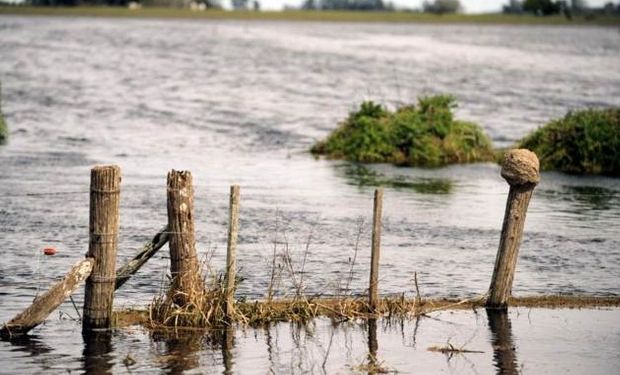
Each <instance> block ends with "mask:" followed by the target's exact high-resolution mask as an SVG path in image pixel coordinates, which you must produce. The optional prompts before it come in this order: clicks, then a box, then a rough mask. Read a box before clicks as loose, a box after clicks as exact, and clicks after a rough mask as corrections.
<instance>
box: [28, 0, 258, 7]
mask: <svg viewBox="0 0 620 375" xmlns="http://www.w3.org/2000/svg"><path fill="white" fill-rule="evenodd" d="M235 1H237V2H238V3H239V2H241V3H242V4H243V6H244V7H246V6H247V0H235ZM27 2H28V3H29V4H31V5H34V6H78V5H93V6H94V5H98V6H127V5H128V4H129V3H130V2H137V3H142V4H144V5H147V6H165V7H178V8H183V7H188V6H189V4H190V3H192V2H194V3H199V4H200V3H203V4H205V5H206V6H207V8H221V7H222V6H221V4H220V0H28V1H27ZM233 5H234V4H233ZM255 6H256V5H255Z"/></svg>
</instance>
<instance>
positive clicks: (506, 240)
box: [486, 149, 540, 309]
mask: <svg viewBox="0 0 620 375" xmlns="http://www.w3.org/2000/svg"><path fill="white" fill-rule="evenodd" d="M538 170H539V162H538V157H536V154H535V153H533V152H531V151H529V150H525V149H517V150H510V151H508V152H507V153H506V155H505V156H504V162H503V163H502V172H501V174H502V177H503V178H504V179H505V180H506V181H507V182H508V184H509V185H510V191H509V193H508V201H507V203H506V212H505V213H504V223H503V225H502V234H501V238H500V242H499V249H498V250H497V258H496V260H495V268H494V269H493V277H492V279H491V286H490V287H489V297H488V299H487V302H486V307H487V308H497V309H505V308H506V307H507V305H508V298H509V297H510V293H511V291H512V281H513V279H514V273H515V269H516V266H517V257H518V255H519V247H520V246H521V239H522V237H523V226H524V224H525V214H526V212H527V207H528V205H529V203H530V198H531V197H532V192H533V191H534V188H535V187H536V185H537V184H538V182H539V181H540V174H539V171H538Z"/></svg>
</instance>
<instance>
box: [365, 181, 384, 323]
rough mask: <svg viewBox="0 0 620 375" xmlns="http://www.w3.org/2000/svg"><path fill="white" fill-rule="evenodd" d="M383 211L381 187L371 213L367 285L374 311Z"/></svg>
mask: <svg viewBox="0 0 620 375" xmlns="http://www.w3.org/2000/svg"><path fill="white" fill-rule="evenodd" d="M382 211H383V188H379V189H376V190H375V200H374V207H373V215H372V248H371V255H370V285H369V287H368V305H369V307H370V309H371V311H373V312H374V311H376V309H377V304H378V302H379V294H378V284H379V254H380V252H381V214H382Z"/></svg>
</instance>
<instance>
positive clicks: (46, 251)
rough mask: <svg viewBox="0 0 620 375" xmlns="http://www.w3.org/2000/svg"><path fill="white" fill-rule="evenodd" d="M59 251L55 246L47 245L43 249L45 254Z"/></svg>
mask: <svg viewBox="0 0 620 375" xmlns="http://www.w3.org/2000/svg"><path fill="white" fill-rule="evenodd" d="M56 253H57V250H56V249H54V248H53V247H46V248H45V249H43V254H45V255H54V254H56Z"/></svg>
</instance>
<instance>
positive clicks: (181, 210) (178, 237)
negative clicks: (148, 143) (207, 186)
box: [168, 170, 204, 306]
mask: <svg viewBox="0 0 620 375" xmlns="http://www.w3.org/2000/svg"><path fill="white" fill-rule="evenodd" d="M168 229H169V231H170V233H169V234H170V236H169V238H170V240H169V246H170V273H171V275H172V286H171V297H172V300H173V301H174V302H175V303H176V304H177V305H179V306H184V305H185V304H186V303H187V302H188V301H191V300H193V297H194V296H195V295H197V294H200V293H202V291H203V290H204V287H203V285H202V280H201V278H200V271H199V267H198V259H197V256H196V239H195V232H194V188H193V186H192V174H191V173H190V172H188V171H175V170H172V171H170V172H169V173H168Z"/></svg>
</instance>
